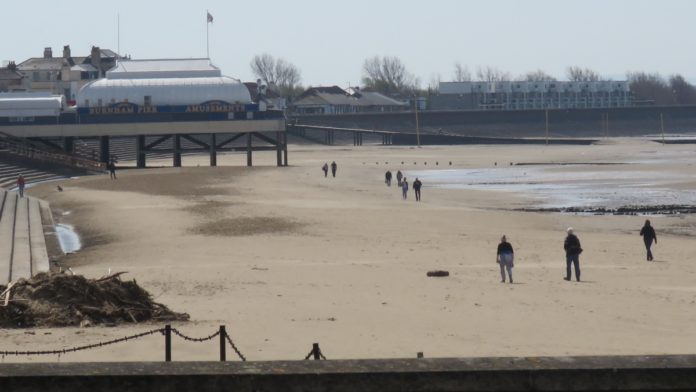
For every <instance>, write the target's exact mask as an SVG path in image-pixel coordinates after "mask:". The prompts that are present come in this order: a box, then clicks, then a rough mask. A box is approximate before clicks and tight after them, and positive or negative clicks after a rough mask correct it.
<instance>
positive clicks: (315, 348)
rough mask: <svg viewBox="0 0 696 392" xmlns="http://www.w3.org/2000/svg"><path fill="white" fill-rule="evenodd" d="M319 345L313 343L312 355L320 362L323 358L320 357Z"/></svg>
mask: <svg viewBox="0 0 696 392" xmlns="http://www.w3.org/2000/svg"><path fill="white" fill-rule="evenodd" d="M319 352H320V351H319V343H312V355H313V356H314V360H315V361H318V360H320V359H321V356H320V355H319Z"/></svg>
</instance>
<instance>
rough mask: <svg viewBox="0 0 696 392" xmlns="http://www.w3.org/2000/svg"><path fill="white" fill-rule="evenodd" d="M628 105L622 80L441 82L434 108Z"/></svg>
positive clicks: (630, 103)
mask: <svg viewBox="0 0 696 392" xmlns="http://www.w3.org/2000/svg"><path fill="white" fill-rule="evenodd" d="M631 105H632V99H631V92H630V89H629V83H628V82H626V81H597V82H558V81H543V82H511V81H507V82H441V83H440V88H439V92H438V94H437V95H434V96H432V97H431V108H432V109H434V110H456V109H470V110H525V109H580V108H615V107H626V106H631Z"/></svg>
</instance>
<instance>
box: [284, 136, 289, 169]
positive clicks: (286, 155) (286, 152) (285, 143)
mask: <svg viewBox="0 0 696 392" xmlns="http://www.w3.org/2000/svg"><path fill="white" fill-rule="evenodd" d="M283 153H284V155H285V157H284V158H283V166H287V165H288V133H287V132H283Z"/></svg>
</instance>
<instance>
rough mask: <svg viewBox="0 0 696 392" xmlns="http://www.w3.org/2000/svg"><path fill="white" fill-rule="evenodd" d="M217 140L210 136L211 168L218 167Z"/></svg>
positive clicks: (213, 135) (212, 135)
mask: <svg viewBox="0 0 696 392" xmlns="http://www.w3.org/2000/svg"><path fill="white" fill-rule="evenodd" d="M216 139H217V138H216V137H215V134H214V133H211V134H210V166H217V140H216Z"/></svg>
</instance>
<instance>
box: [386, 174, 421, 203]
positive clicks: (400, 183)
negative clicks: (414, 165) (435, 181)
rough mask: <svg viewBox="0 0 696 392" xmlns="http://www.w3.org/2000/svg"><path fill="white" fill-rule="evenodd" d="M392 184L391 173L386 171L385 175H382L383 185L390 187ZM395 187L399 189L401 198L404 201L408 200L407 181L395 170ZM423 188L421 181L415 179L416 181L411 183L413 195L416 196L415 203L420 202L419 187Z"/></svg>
mask: <svg viewBox="0 0 696 392" xmlns="http://www.w3.org/2000/svg"><path fill="white" fill-rule="evenodd" d="M391 182H392V172H391V171H390V170H387V172H386V173H384V183H385V184H387V186H391ZM396 185H397V186H398V187H399V188H400V189H401V196H402V198H403V199H404V200H407V199H408V180H407V179H406V177H404V175H403V174H402V173H401V170H397V172H396ZM422 186H423V183H422V182H421V180H419V179H418V177H416V180H415V181H413V193H414V195H415V196H416V201H420V199H421V187H422Z"/></svg>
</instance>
